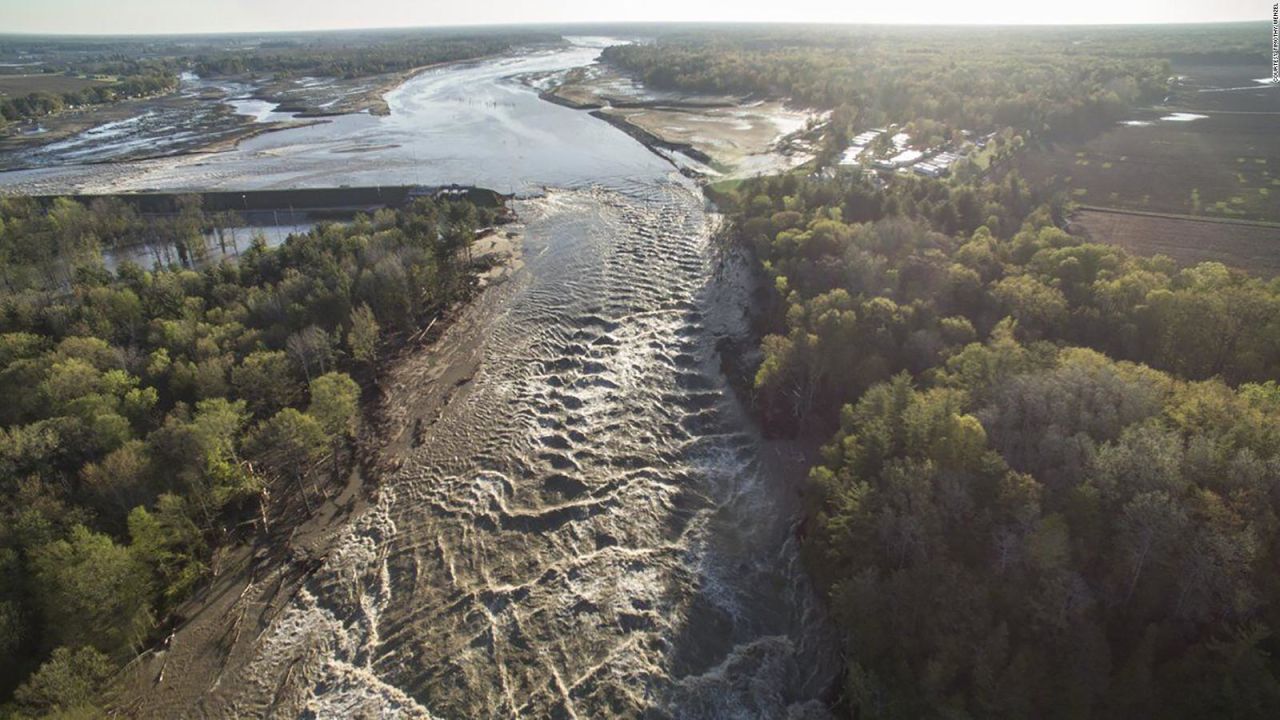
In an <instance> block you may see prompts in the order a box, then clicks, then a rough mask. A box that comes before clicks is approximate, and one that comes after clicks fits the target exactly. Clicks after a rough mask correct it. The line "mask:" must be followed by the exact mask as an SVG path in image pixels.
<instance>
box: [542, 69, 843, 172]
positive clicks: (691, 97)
mask: <svg viewBox="0 0 1280 720" xmlns="http://www.w3.org/2000/svg"><path fill="white" fill-rule="evenodd" d="M539 97H540V98H541V99H543V100H545V101H547V102H550V103H554V104H556V105H561V106H564V107H568V108H573V109H575V110H583V111H586V112H588V113H589V114H590V115H591V116H592V117H595V118H598V119H601V120H604V121H605V122H608V123H609V124H611V125H613V126H614V127H617V128H618V129H620V130H622V131H623V132H625V133H627V134H628V135H630V136H631V137H633V138H635V139H636V140H637V141H639V142H640V143H641V144H643V145H644V146H645V147H648V148H649V149H650V150H652V151H654V152H655V153H657V154H658V155H660V156H662V157H663V158H665V159H667V160H669V161H671V162H672V163H673V164H675V165H676V167H677V168H678V169H679V170H680V171H681V172H683V173H684V174H686V175H690V176H693V177H701V178H711V179H716V180H723V179H734V178H745V177H751V176H753V175H760V174H772V173H779V172H786V171H787V170H790V169H792V168H794V167H797V166H799V165H801V164H803V163H805V162H808V161H809V160H811V159H812V158H813V148H814V145H813V143H812V138H811V137H810V135H811V133H810V132H809V131H810V128H812V127H813V126H814V125H815V124H816V123H818V122H820V121H821V120H822V119H823V114H822V113H818V112H815V111H812V110H808V109H803V108H792V107H789V106H788V105H787V104H786V103H784V102H782V101H778V100H761V99H755V98H749V97H735V96H723V95H698V94H688V93H679V94H677V93H669V92H659V91H654V90H652V89H650V88H647V87H645V86H644V85H643V83H640V82H639V81H637V80H633V79H630V78H628V77H626V76H625V75H623V74H621V73H619V72H618V71H616V70H614V69H612V68H609V67H608V66H604V65H601V64H599V63H597V64H596V65H592V66H589V67H587V68H579V69H577V70H574V71H571V72H569V73H567V74H566V75H565V77H564V78H563V80H562V81H561V82H559V83H558V84H556V85H555V86H554V87H550V88H546V89H542V90H540V92H539ZM676 153H678V154H679V155H681V156H683V157H684V158H688V159H689V160H692V162H686V161H684V160H683V158H679V157H675V156H674V154H676Z"/></svg>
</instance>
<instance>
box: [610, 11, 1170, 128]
mask: <svg viewBox="0 0 1280 720" xmlns="http://www.w3.org/2000/svg"><path fill="white" fill-rule="evenodd" d="M904 32H905V31H902V30H900V29H893V28H886V29H883V30H873V29H868V28H810V29H804V28H797V29H790V30H783V29H773V28H771V29H760V30H739V31H737V32H724V33H717V34H714V35H712V34H702V35H693V34H691V35H688V36H682V35H673V36H669V37H663V38H661V39H660V40H659V41H657V42H654V43H649V44H631V45H618V46H614V47H610V48H608V49H607V50H606V51H605V53H604V56H603V59H604V60H605V61H606V62H608V63H610V64H612V65H614V66H616V67H618V68H620V69H622V70H624V71H626V72H628V73H631V74H634V75H636V76H637V77H639V78H641V79H643V81H644V82H645V83H646V84H648V85H651V86H653V87H657V88H667V89H676V90H683V91H692V92H708V93H732V94H743V95H755V96H766V97H779V98H785V99H788V100H789V101H791V102H794V103H796V104H799V105H802V106H808V107H814V108H821V109H830V110H833V111H834V115H833V121H834V125H835V126H836V127H835V130H837V132H838V134H839V135H840V138H839V139H840V140H843V141H846V142H847V140H848V138H849V137H851V136H852V135H853V134H856V132H853V131H854V130H855V129H858V130H861V129H866V128H869V127H875V126H883V125H887V124H890V123H905V122H907V121H915V122H917V123H918V124H923V123H932V124H934V125H936V126H937V127H933V128H927V130H928V134H933V135H936V136H937V137H938V139H939V140H946V139H950V136H951V133H952V132H957V131H959V130H974V131H987V130H995V129H1001V128H1005V127H1011V128H1014V129H1015V130H1016V131H1017V132H1019V133H1020V134H1023V135H1027V134H1030V135H1034V136H1043V135H1048V136H1057V137H1063V136H1079V135H1086V134H1089V133H1091V132H1094V131H1096V130H1097V129H1099V128H1102V127H1106V126H1108V125H1110V124H1112V123H1114V122H1115V121H1116V120H1117V119H1119V118H1120V117H1121V114H1122V112H1123V111H1124V110H1125V109H1126V108H1127V107H1129V106H1130V105H1131V104H1133V103H1135V102H1137V101H1139V100H1151V99H1159V97H1161V96H1162V95H1163V94H1164V91H1165V87H1166V82H1167V79H1168V77H1169V66H1168V62H1167V61H1166V60H1164V59H1163V58H1162V57H1160V56H1155V55H1151V56H1147V55H1136V56H1135V55H1117V54H1112V53H1108V52H1105V51H1104V52H1090V53H1083V52H1080V51H1079V50H1078V48H1077V47H1076V46H1075V45H1074V44H1073V43H1074V42H1076V41H1077V40H1078V38H1076V37H1075V36H1074V35H1072V34H1068V33H1067V32H1065V31H1050V30H1044V29H1040V30H1022V31H1018V32H1016V33H1009V32H1005V33H1001V34H999V35H998V41H996V37H997V36H994V35H993V37H991V38H985V39H984V34H985V33H994V32H995V31H992V30H985V29H965V30H963V31H961V30H958V29H938V28H933V29H928V30H925V31H923V32H921V31H919V30H912V31H911V32H912V33H913V34H912V35H910V36H908V35H905V34H904ZM921 129H926V128H921ZM841 149H843V148H841Z"/></svg>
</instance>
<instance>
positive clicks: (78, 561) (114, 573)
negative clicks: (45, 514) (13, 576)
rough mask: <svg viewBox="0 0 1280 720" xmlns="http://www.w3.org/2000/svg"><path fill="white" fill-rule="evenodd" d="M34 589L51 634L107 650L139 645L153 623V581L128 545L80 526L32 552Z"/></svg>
mask: <svg viewBox="0 0 1280 720" xmlns="http://www.w3.org/2000/svg"><path fill="white" fill-rule="evenodd" d="M32 565H33V566H34V568H35V577H36V594H37V597H38V600H39V606H40V611H41V613H42V614H43V615H44V618H45V627H46V630H47V633H48V636H49V639H50V640H51V641H52V642H53V643H54V644H57V645H75V644H77V643H84V642H86V641H88V642H90V643H92V644H93V646H94V647H96V648H98V649H99V650H101V651H103V652H104V653H107V654H108V655H122V654H124V653H127V652H129V651H130V650H135V649H137V648H138V647H139V646H141V644H142V641H143V639H144V638H145V637H146V634H147V632H148V631H149V630H150V629H151V624H152V616H151V606H150V603H149V601H148V599H149V598H150V596H151V581H150V578H149V577H148V573H147V569H146V567H145V566H144V565H143V564H142V563H140V562H139V561H138V559H137V558H135V557H134V555H133V554H132V553H131V552H130V551H129V549H128V548H127V547H122V546H120V545H117V544H116V543H115V542H113V541H112V540H111V538H110V537H107V536H106V535H102V534H100V533H95V532H93V531H92V530H89V529H88V528H86V527H84V526H76V527H74V528H72V530H71V535H70V537H69V538H67V539H65V540H57V541H54V542H52V543H50V544H48V545H45V546H44V547H41V548H39V549H37V550H36V551H35V553H34V555H33V557H32Z"/></svg>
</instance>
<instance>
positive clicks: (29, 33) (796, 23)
mask: <svg viewBox="0 0 1280 720" xmlns="http://www.w3.org/2000/svg"><path fill="white" fill-rule="evenodd" d="M1267 24H1269V23H1268V21H1267V20H1156V21H1151V22H1122V23H1115V22H1055V23H1020V22H1006V23H1001V22H948V23H929V22H877V21H865V22H836V21H824V20H786V21H778V20H571V21H549V22H512V23H501V22H477V23H454V24H447V25H353V26H349V27H341V28H290V29H281V30H219V31H212V32H200V31H186V30H166V31H155V32H149V31H142V32H123V33H121V32H102V33H96V32H50V31H41V30H18V31H6V32H0V38H6V37H46V38H162V37H174V38H178V37H226V36H231V35H240V36H253V35H289V34H305V33H315V34H321V33H343V32H386V31H406V30H407V31H412V30H476V29H482V28H494V29H498V28H563V27H571V26H597V27H605V26H623V25H633V26H638V25H760V26H769V25H773V26H783V27H786V26H790V27H801V26H803V27H815V26H817V27H823V26H826V27H845V28H856V27H882V28H999V29H1006V28H1013V29H1033V28H1034V29H1050V28H1060V29H1067V28H1072V29H1077V28H1108V29H1114V28H1150V27H1172V26H1186V27H1190V26H1200V25H1218V26H1222V25H1267Z"/></svg>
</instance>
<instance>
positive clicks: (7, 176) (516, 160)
mask: <svg viewBox="0 0 1280 720" xmlns="http://www.w3.org/2000/svg"><path fill="white" fill-rule="evenodd" d="M598 55H599V47H598V44H595V43H593V44H592V45H575V46H572V47H569V48H567V49H565V48H558V49H552V50H540V51H536V52H532V53H529V54H524V55H519V56H515V57H505V58H500V59H497V60H491V61H484V62H476V63H470V64H464V65H454V66H449V67H444V68H440V69H436V70H430V71H426V72H423V73H421V74H419V75H417V76H415V77H414V78H412V79H411V80H409V81H408V82H406V83H404V84H403V85H401V86H400V87H399V88H397V89H395V90H394V91H392V92H390V93H388V94H387V95H386V100H387V103H388V105H389V106H390V109H391V114H390V115H387V116H373V115H367V114H357V115H344V116H340V117H337V118H333V119H331V120H329V121H326V122H321V123H319V124H315V125H311V126H308V127H303V128H297V129H290V130H284V131H280V132H274V133H267V134H265V135H260V136H258V137H255V138H252V139H249V140H247V141H244V142H242V143H241V144H240V145H239V146H238V147H237V148H236V149H234V150H231V151H227V152H220V153H214V154H206V155H196V156H189V157H180V158H162V159H156V160H143V161H136V162H123V163H113V164H109V165H65V166H59V167H50V168H39V169H34V170H22V171H11V172H5V173H0V191H3V190H5V189H8V190H9V191H22V192H44V193H56V192H69V191H75V190H80V191H85V192H89V191H100V192H110V191H118V190H141V189H223V188H236V189H260V188H272V187H334V186H338V185H352V186H361V185H363V186H370V185H405V184H420V185H443V184H449V183H462V184H475V185H480V186H483V187H489V188H492V189H494V190H498V191H501V192H516V193H520V194H524V195H527V194H536V193H539V192H541V190H542V188H543V187H544V186H556V187H581V186H583V185H586V184H590V183H596V182H609V181H610V180H622V179H625V178H629V177H654V176H659V175H662V174H664V173H665V172H666V171H667V170H668V169H669V167H670V165H669V163H667V162H666V161H664V160H663V159H661V158H659V157H657V156H655V155H654V154H653V153H651V152H649V151H648V150H646V149H645V148H644V147H643V146H642V145H640V144H639V143H636V142H635V141H633V140H632V139H631V138H629V137H628V136H627V135H625V134H624V133H622V132H619V131H618V130H616V129H614V128H612V127H610V126H609V125H607V124H606V123H603V122H600V121H598V120H596V119H595V118H592V117H590V116H589V115H587V114H586V113H584V112H580V111H577V110H573V109H570V108H566V107H561V106H559V105H554V104H552V103H548V102H545V101H542V100H540V99H539V98H538V96H537V95H536V94H535V93H534V92H532V91H531V90H530V89H529V88H528V87H527V86H525V85H524V84H523V83H521V82H520V81H519V80H518V79H517V76H519V75H523V74H526V73H540V72H551V71H557V70H564V69H567V68H571V67H576V66H580V65H584V64H587V63H590V62H592V61H593V60H594V59H595V58H596V57H597V56H598Z"/></svg>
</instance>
